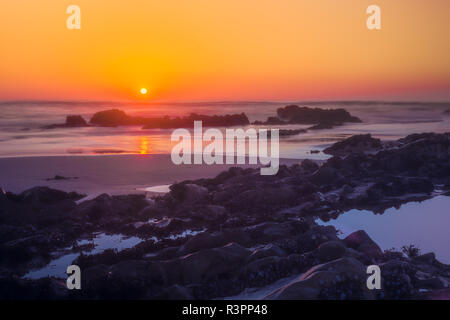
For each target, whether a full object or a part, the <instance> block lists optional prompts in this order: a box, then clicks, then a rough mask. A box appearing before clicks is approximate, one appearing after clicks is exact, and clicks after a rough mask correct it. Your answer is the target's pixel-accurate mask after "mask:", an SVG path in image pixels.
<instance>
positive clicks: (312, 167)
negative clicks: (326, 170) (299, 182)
mask: <svg viewBox="0 0 450 320" xmlns="http://www.w3.org/2000/svg"><path fill="white" fill-rule="evenodd" d="M300 168H302V169H303V170H304V171H305V172H307V173H310V172H314V171H316V170H317V169H319V165H318V164H317V163H316V162H314V161H312V160H309V159H305V160H303V161H302V163H301V164H300Z"/></svg>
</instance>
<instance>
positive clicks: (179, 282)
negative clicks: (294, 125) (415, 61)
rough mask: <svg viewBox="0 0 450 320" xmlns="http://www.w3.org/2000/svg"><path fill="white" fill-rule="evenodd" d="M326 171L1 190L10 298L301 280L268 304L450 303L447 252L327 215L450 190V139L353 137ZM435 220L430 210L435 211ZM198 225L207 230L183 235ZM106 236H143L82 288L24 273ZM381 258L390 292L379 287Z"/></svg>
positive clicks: (0, 280) (88, 267)
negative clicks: (117, 190) (388, 246)
mask: <svg viewBox="0 0 450 320" xmlns="http://www.w3.org/2000/svg"><path fill="white" fill-rule="evenodd" d="M325 152H327V153H329V154H332V155H333V157H332V158H331V159H329V160H327V161H326V162H325V163H324V164H323V165H321V166H319V165H318V164H317V163H315V162H313V161H310V160H304V161H303V162H302V163H301V164H298V165H293V166H290V167H287V166H281V167H280V170H279V172H278V174H277V175H275V176H261V175H259V169H243V168H231V169H229V170H228V171H224V172H222V173H220V174H219V175H218V176H216V177H215V178H212V179H199V180H193V181H183V182H181V183H177V184H173V185H172V186H171V187H170V190H171V191H170V192H169V193H167V194H165V195H161V196H157V197H154V198H152V199H146V198H145V196H144V195H124V196H109V195H107V194H104V195H100V196H98V197H97V198H95V199H92V200H86V201H81V202H80V200H82V199H83V197H84V195H80V194H77V193H75V192H72V193H66V192H63V191H59V190H54V189H50V188H47V187H36V188H32V189H30V190H27V191H24V192H22V193H21V194H12V193H8V192H1V193H0V229H1V230H0V256H1V257H2V259H1V262H0V298H2V299H107V298H112V299H115V298H121V299H123V298H125V299H127V298H129V299H221V298H225V297H229V296H235V295H238V294H239V293H241V292H243V291H245V290H248V289H250V288H263V287H265V286H268V285H271V284H273V283H275V282H276V281H278V280H280V279H284V278H288V277H293V280H292V281H290V282H289V283H287V284H284V285H282V286H280V287H279V288H274V290H273V291H272V292H271V293H269V294H267V295H265V296H263V297H261V298H265V299H432V298H437V297H441V298H442V297H444V298H445V297H446V298H447V299H448V298H450V289H449V284H450V266H448V265H445V264H442V263H440V262H439V261H438V260H437V259H436V257H435V255H434V254H433V253H425V254H423V255H420V254H419V253H418V252H416V251H414V250H409V251H406V253H407V254H404V253H401V252H396V251H384V252H383V251H382V250H381V249H380V247H379V246H378V245H377V244H376V243H375V242H374V241H373V240H371V239H370V238H369V236H368V235H367V234H366V233H365V232H364V231H362V230H360V231H356V232H354V233H353V234H351V235H349V236H348V237H346V238H345V239H340V238H339V237H338V236H337V230H336V229H335V228H334V227H332V226H320V225H318V224H317V223H316V222H315V220H316V219H317V218H318V217H320V218H321V219H322V220H324V221H326V220H327V219H331V218H335V217H337V216H338V215H340V214H341V213H343V212H346V211H348V210H350V209H355V208H357V209H368V210H371V211H374V212H379V213H382V212H383V211H384V210H386V209H387V208H390V207H393V206H399V205H401V204H402V203H406V202H409V201H413V200H417V199H421V200H422V199H429V198H431V197H433V196H434V195H435V194H436V192H437V191H436V190H439V192H440V193H441V194H446V195H448V194H449V192H450V157H449V153H450V133H446V134H434V133H423V134H414V135H410V136H407V137H405V138H402V139H399V140H397V141H391V142H383V141H379V140H377V139H374V138H372V137H371V136H370V135H361V136H353V137H351V138H349V139H346V140H344V141H342V142H338V143H336V144H334V145H333V146H331V147H330V148H328V149H326V150H325ZM424 214H425V213H424ZM186 230H191V231H193V232H194V234H195V233H197V232H198V234H196V235H190V234H189V233H187V234H185V236H179V237H178V236H174V235H177V234H183V232H184V233H186ZM94 232H106V233H110V234H123V235H127V236H136V237H139V238H141V239H143V240H142V242H140V243H139V244H138V245H136V246H135V247H133V248H130V249H124V250H122V251H117V250H106V251H104V252H103V253H99V254H85V253H83V254H81V255H80V256H79V257H78V258H77V259H76V260H75V261H74V264H77V265H79V266H80V267H81V270H82V288H83V289H82V290H80V291H76V290H73V291H69V290H67V289H66V287H65V279H58V278H44V279H38V280H30V279H24V278H23V275H24V274H25V273H27V272H28V271H30V270H32V269H37V268H39V267H43V266H45V265H46V264H48V263H49V262H50V261H51V260H52V259H53V258H54V254H55V252H58V250H59V251H61V250H63V249H65V250H68V251H69V252H80V251H84V252H89V249H88V248H80V247H79V246H78V245H77V240H79V239H82V238H88V237H92V234H93V233H94ZM370 264H377V265H379V266H380V268H381V271H382V279H383V280H382V281H383V282H382V289H381V290H375V291H369V290H367V288H366V281H365V279H366V278H367V274H366V267H367V265H370Z"/></svg>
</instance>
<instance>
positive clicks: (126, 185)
mask: <svg viewBox="0 0 450 320" xmlns="http://www.w3.org/2000/svg"><path fill="white" fill-rule="evenodd" d="M298 162H299V160H290V159H280V164H288V165H290V164H294V163H298ZM233 166H236V165H179V166H177V165H174V164H173V163H172V161H171V159H170V155H162V154H154V155H97V156H43V157H23V158H0V187H2V188H3V189H4V190H6V191H11V192H14V193H18V192H22V191H23V190H26V189H28V188H32V187H35V186H48V187H52V188H55V189H60V190H64V191H77V192H79V193H85V194H88V195H95V194H100V193H109V194H111V195H116V194H128V193H136V192H138V193H143V192H145V191H142V190H139V189H142V188H148V187H152V186H159V185H167V184H172V183H174V182H181V181H183V180H190V179H200V178H209V177H214V176H216V175H217V174H218V173H220V172H221V171H224V170H227V169H228V168H230V167H233ZM244 166H246V167H255V166H254V165H244ZM55 175H59V176H64V177H72V178H73V177H76V179H69V180H47V179H49V178H53V177H54V176H55Z"/></svg>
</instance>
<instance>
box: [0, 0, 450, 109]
mask: <svg viewBox="0 0 450 320" xmlns="http://www.w3.org/2000/svg"><path fill="white" fill-rule="evenodd" d="M71 4H75V5H78V6H79V7H80V9H81V29H79V30H69V29H68V28H67V27H66V20H67V18H68V17H69V14H67V13H66V9H67V7H68V6H69V5H71ZM372 4H376V5H378V6H379V7H380V8H381V30H368V28H367V27H366V19H367V18H368V15H367V14H366V8H367V7H368V6H369V5H372ZM449 31H450V1H448V0H427V1H423V0H370V1H366V0H314V1H313V0H270V1H269V0H188V1H187V0H164V1H162V0H126V1H124V0H122V1H119V0H70V1H64V0H40V1H36V0H1V3H0V100H15V99H18V100H28V99H45V100H53V99H54V100H63V99H79V100H83V99H89V100H127V101H129V100H131V101H134V100H136V101H138V100H139V101H141V100H145V101H198V100H282V101H287V100H334V99H343V100H353V99H371V100H372V99H375V100H390V99H392V100H433V101H449V100H450V37H449ZM141 88H147V89H148V93H147V94H146V95H142V94H140V92H139V91H140V89H141Z"/></svg>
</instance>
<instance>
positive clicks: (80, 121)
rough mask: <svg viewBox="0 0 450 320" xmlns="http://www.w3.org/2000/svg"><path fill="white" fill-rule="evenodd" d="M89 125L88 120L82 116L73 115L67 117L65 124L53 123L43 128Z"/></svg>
mask: <svg viewBox="0 0 450 320" xmlns="http://www.w3.org/2000/svg"><path fill="white" fill-rule="evenodd" d="M82 127H89V125H88V124H87V122H86V120H84V118H83V117H82V116H77V115H72V116H67V117H66V122H65V123H63V124H51V125H48V126H44V127H43V129H57V128H82Z"/></svg>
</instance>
